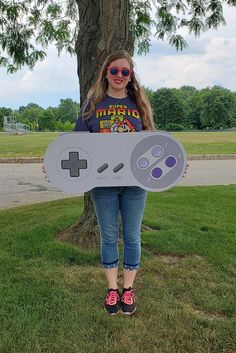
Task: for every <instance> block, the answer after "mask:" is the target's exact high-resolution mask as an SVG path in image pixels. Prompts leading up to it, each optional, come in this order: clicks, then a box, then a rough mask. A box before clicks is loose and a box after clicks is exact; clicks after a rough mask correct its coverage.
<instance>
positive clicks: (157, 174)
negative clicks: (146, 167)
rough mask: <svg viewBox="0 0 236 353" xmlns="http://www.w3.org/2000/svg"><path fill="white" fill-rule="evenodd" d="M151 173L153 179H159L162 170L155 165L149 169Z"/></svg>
mask: <svg viewBox="0 0 236 353" xmlns="http://www.w3.org/2000/svg"><path fill="white" fill-rule="evenodd" d="M151 175H152V177H153V178H155V179H159V178H160V177H161V176H162V170H161V168H158V167H155V168H153V169H152V171H151Z"/></svg>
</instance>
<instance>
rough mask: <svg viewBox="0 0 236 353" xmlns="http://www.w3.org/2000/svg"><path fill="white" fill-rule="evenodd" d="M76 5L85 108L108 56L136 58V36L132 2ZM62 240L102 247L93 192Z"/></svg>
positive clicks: (81, 0) (91, 0)
mask: <svg viewBox="0 0 236 353" xmlns="http://www.w3.org/2000/svg"><path fill="white" fill-rule="evenodd" d="M76 1H77V5H78V9H79V34H78V38H77V42H76V54H77V63H78V70H77V72H78V76H79V82H80V104H81V105H82V103H83V101H84V99H85V98H86V95H87V92H88V90H89V88H90V87H91V86H92V84H93V83H94V82H95V81H96V78H97V75H98V71H99V67H100V65H102V63H103V62H104V60H105V58H106V57H107V55H109V54H110V53H112V52H113V51H116V50H119V49H124V50H126V51H128V52H129V53H130V54H131V55H133V52H134V36H133V34H132V31H131V30H130V19H129V15H130V1H128V0H76ZM60 238H61V239H66V240H69V241H71V242H73V243H76V244H80V245H83V246H94V245H97V244H98V243H99V237H98V226H97V221H96V215H95V211H94V207H93V204H92V201H91V197H90V193H89V192H88V193H85V196H84V212H83V214H82V216H81V218H80V220H79V222H78V223H76V224H75V225H73V226H72V227H71V228H70V229H69V230H67V231H66V232H63V234H61V235H60Z"/></svg>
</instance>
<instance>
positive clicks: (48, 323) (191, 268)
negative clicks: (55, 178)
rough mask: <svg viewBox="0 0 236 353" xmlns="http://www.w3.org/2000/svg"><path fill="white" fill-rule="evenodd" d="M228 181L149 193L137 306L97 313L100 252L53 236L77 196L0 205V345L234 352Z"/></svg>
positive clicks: (72, 352) (21, 350)
mask: <svg viewBox="0 0 236 353" xmlns="http://www.w3.org/2000/svg"><path fill="white" fill-rule="evenodd" d="M235 194H236V186H209V187H176V188H174V189H171V190H168V191H166V192H164V193H149V194H148V200H147V206H146V210H145V214H144V223H145V224H146V225H148V226H150V227H152V228H153V229H154V230H153V231H148V232H144V233H143V234H142V244H143V254H142V266H141V269H140V271H139V272H138V276H137V281H136V286H135V287H136V291H137V307H138V309H137V313H136V314H135V316H133V317H132V318H127V317H122V316H120V315H119V316H117V317H114V318H111V317H109V316H108V315H106V313H105V312H104V310H103V309H102V303H103V300H104V295H105V292H106V284H105V279H104V275H103V270H102V269H101V268H100V260H99V252H98V249H97V250H90V251H89V250H84V249H81V248H79V247H76V246H73V245H69V244H65V243H62V242H59V241H57V240H56V239H55V235H56V234H57V233H58V232H59V231H60V230H62V229H64V228H65V227H68V226H70V225H71V224H73V223H75V222H76V220H78V218H79V215H81V213H82V211H83V198H80V197H78V198H68V199H64V200H60V201H51V202H45V203H42V204H37V205H30V206H24V207H18V208H14V209H8V210H3V211H0V262H1V266H0V273H1V279H0V287H1V296H0V320H1V322H0V325H1V340H0V352H1V353H2V352H11V353H32V352H34V353H42V352H48V353H64V352H69V353H80V352H81V353H84V352H86V353H87V352H89V353H98V352H99V353H100V352H103V353H110V352H112V353H120V352H123V353H140V352H142V353H150V352H157V353H173V352H178V353H203V352H204V353H205V352H209V353H213V352H214V353H226V352H227V353H235V351H236V333H235V325H236V303H235V297H236V279H235V277H236V276H235V274H236V244H235V231H236V220H235V217H234V215H235V213H236V204H235Z"/></svg>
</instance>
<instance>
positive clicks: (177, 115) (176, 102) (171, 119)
mask: <svg viewBox="0 0 236 353" xmlns="http://www.w3.org/2000/svg"><path fill="white" fill-rule="evenodd" d="M181 103H182V102H181V100H180V99H179V98H178V96H177V94H176V91H175V90H174V89H170V88H160V89H158V90H157V91H156V92H154V93H153V96H152V105H153V112H154V119H155V123H156V126H158V128H159V129H162V130H164V129H167V130H169V129H170V128H171V126H172V130H173V127H178V126H181V123H182V122H183V121H184V110H183V106H182V104H181Z"/></svg>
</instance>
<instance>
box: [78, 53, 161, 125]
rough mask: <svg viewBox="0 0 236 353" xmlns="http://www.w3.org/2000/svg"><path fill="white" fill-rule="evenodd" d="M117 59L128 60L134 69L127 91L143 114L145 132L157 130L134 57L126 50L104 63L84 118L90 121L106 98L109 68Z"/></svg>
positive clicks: (110, 56)
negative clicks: (135, 68)
mask: <svg viewBox="0 0 236 353" xmlns="http://www.w3.org/2000/svg"><path fill="white" fill-rule="evenodd" d="M117 59H126V60H127V61H128V62H129V65H130V68H131V69H132V75H131V80H130V82H129V83H128V84H127V86H126V90H127V93H128V96H129V97H130V99H131V100H133V101H134V102H135V103H136V105H137V108H138V110H139V111H140V113H141V116H142V121H143V126H144V130H155V126H154V121H153V113H152V108H151V105H150V102H149V100H148V98H147V96H146V94H145V92H144V90H143V89H142V87H141V85H140V84H139V82H138V79H137V77H136V76H135V72H134V70H133V69H134V63H133V60H132V57H131V56H130V55H129V53H127V52H126V51H125V50H118V51H116V52H114V53H112V54H110V55H109V56H108V57H107V58H106V60H105V61H104V63H103V65H102V67H101V70H100V73H99V76H98V79H97V81H96V83H95V84H94V85H93V86H92V87H91V88H90V90H89V92H88V94H87V99H86V102H85V106H84V109H83V111H85V108H86V107H87V106H89V109H88V111H87V112H84V113H83V114H82V116H83V118H84V119H89V118H90V117H91V116H92V114H93V112H94V110H95V106H96V104H97V103H98V102H101V101H102V100H103V99H104V98H105V96H106V92H107V89H108V81H107V78H106V74H107V68H108V67H109V65H110V63H111V62H112V61H115V60H117Z"/></svg>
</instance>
